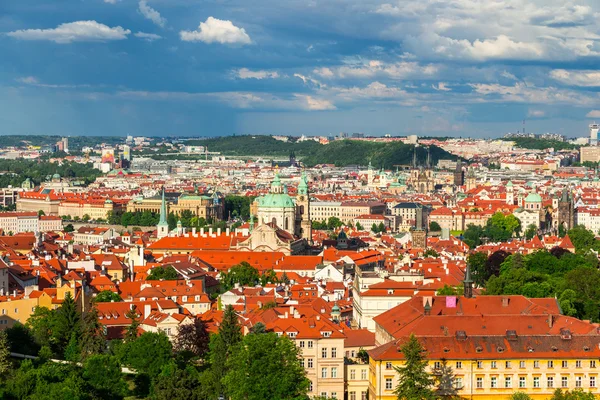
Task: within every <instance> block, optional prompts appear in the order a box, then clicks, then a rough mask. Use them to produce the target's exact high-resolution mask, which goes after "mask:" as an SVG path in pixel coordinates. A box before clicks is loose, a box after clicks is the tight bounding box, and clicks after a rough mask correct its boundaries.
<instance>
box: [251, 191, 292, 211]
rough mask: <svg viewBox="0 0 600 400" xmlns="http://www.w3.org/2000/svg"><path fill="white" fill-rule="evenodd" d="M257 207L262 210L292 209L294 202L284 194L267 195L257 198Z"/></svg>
mask: <svg viewBox="0 0 600 400" xmlns="http://www.w3.org/2000/svg"><path fill="white" fill-rule="evenodd" d="M258 206H259V207H263V208H290V207H291V208H294V207H295V204H294V201H293V200H292V198H291V197H290V196H288V195H287V194H285V193H269V194H266V195H264V196H262V197H259V198H258Z"/></svg>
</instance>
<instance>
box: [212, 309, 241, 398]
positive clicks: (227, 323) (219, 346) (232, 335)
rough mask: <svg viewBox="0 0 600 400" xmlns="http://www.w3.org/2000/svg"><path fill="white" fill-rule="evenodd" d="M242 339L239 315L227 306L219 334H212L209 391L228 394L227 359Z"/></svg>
mask: <svg viewBox="0 0 600 400" xmlns="http://www.w3.org/2000/svg"><path fill="white" fill-rule="evenodd" d="M241 340H242V331H241V327H240V325H239V322H238V317H237V315H236V313H235V310H234V309H233V307H232V306H230V305H229V306H227V307H226V308H225V311H224V312H223V320H222V322H221V325H219V331H218V334H216V335H212V336H211V338H210V344H209V349H210V351H209V354H210V357H209V359H210V370H209V371H207V373H206V375H205V379H204V380H205V385H206V386H208V387H209V388H210V389H209V391H210V392H212V393H216V394H223V395H226V394H227V393H226V388H225V386H224V384H223V377H224V376H225V375H226V374H227V370H228V369H227V360H228V358H229V357H230V355H231V353H232V351H233V348H234V347H235V346H236V345H237V344H238V343H240V342H241Z"/></svg>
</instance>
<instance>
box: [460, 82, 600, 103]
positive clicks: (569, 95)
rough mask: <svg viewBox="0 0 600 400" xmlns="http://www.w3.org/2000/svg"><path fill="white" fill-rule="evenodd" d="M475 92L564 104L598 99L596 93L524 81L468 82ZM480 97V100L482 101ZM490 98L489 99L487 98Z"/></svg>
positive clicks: (500, 98) (510, 99)
mask: <svg viewBox="0 0 600 400" xmlns="http://www.w3.org/2000/svg"><path fill="white" fill-rule="evenodd" d="M469 86H471V87H472V88H473V89H474V90H475V92H476V93H478V94H481V95H483V96H484V97H486V96H492V97H493V99H495V100H497V101H503V102H504V101H508V102H516V103H530V104H565V105H580V106H585V105H592V104H597V103H598V102H599V101H600V96H598V94H596V93H594V94H582V93H580V92H576V91H573V90H561V89H558V88H555V87H552V86H548V87H543V88H540V87H536V86H532V85H527V84H525V83H517V84H515V85H514V86H503V85H499V84H496V83H494V84H486V83H477V84H470V85H469ZM484 100H485V99H482V100H481V101H484ZM487 100H490V99H487Z"/></svg>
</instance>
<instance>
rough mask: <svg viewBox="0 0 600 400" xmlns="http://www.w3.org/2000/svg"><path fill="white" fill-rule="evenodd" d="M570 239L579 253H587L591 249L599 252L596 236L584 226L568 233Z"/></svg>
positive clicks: (579, 226)
mask: <svg viewBox="0 0 600 400" xmlns="http://www.w3.org/2000/svg"><path fill="white" fill-rule="evenodd" d="M567 233H568V235H569V238H570V239H571V242H572V243H573V246H575V251H577V252H587V251H589V250H590V249H594V250H598V248H599V246H598V240H596V237H595V235H594V234H593V233H592V232H591V231H589V230H587V229H586V228H585V226H583V225H577V226H576V227H574V228H573V229H570V230H569V231H568V232H567Z"/></svg>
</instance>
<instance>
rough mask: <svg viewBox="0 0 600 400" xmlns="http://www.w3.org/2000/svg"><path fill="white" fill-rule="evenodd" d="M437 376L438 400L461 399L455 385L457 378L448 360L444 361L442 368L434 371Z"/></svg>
mask: <svg viewBox="0 0 600 400" xmlns="http://www.w3.org/2000/svg"><path fill="white" fill-rule="evenodd" d="M433 375H434V376H435V386H436V389H435V395H436V398H438V399H459V398H460V397H459V396H458V390H457V388H456V385H455V380H456V376H455V375H454V371H453V370H452V367H451V366H449V365H448V362H447V360H445V359H443V360H442V362H441V364H440V366H439V367H437V368H435V369H434V370H433Z"/></svg>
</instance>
